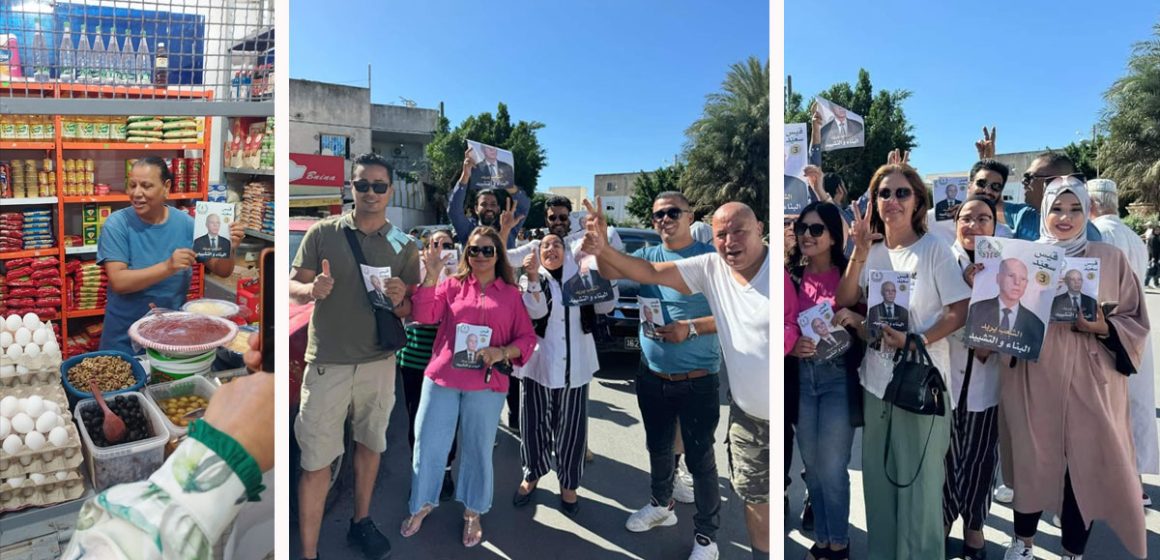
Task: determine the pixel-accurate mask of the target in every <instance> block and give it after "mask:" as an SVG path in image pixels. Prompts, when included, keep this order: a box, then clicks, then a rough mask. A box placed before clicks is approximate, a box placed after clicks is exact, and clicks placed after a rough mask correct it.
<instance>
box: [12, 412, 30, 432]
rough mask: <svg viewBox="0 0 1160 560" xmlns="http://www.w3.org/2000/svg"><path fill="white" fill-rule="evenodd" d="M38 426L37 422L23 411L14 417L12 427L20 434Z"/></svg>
mask: <svg viewBox="0 0 1160 560" xmlns="http://www.w3.org/2000/svg"><path fill="white" fill-rule="evenodd" d="M35 428H36V422H33V421H32V418H31V417H30V416H28V415H27V414H25V413H23V412H19V413H17V414H16V416H13V417H12V429H13V430H15V431H16V433H18V434H27V433H28V432H31V431H32V430H34V429H35Z"/></svg>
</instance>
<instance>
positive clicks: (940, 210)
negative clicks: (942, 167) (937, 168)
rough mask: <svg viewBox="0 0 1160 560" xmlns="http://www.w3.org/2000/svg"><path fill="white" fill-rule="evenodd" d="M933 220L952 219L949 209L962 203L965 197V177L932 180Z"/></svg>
mask: <svg viewBox="0 0 1160 560" xmlns="http://www.w3.org/2000/svg"><path fill="white" fill-rule="evenodd" d="M931 194H932V195H934V219H935V220H937V221H945V220H950V219H951V218H953V216H951V208H954V207H955V206H958V205H959V204H962V203H963V200H964V199H965V198H966V196H967V178H966V177H939V178H938V179H935V180H934V189H933V190H932V191H931Z"/></svg>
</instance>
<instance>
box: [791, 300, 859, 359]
mask: <svg viewBox="0 0 1160 560" xmlns="http://www.w3.org/2000/svg"><path fill="white" fill-rule="evenodd" d="M797 322H798V327H799V328H800V329H801V332H802V336H804V337H806V338H808V339H810V340H812V341H814V348H815V353H814V357H813V359H814V360H815V361H819V362H827V361H830V360H832V359H834V358H837V357H838V356H841V355H842V354H844V353H845V352H846V350H849V349H850V333H848V332H846V329H845V328H843V327H840V326H837V325H834V310H833V308H831V307H830V304H829V303H827V302H822V303H819V304H817V305H815V306H813V307H811V308H809V309H807V310H805V311H802V312H801V313H799V314H798V317H797Z"/></svg>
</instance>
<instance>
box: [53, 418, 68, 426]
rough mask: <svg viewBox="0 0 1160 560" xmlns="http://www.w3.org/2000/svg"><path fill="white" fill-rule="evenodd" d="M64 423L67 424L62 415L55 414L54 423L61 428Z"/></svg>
mask: <svg viewBox="0 0 1160 560" xmlns="http://www.w3.org/2000/svg"><path fill="white" fill-rule="evenodd" d="M65 424H68V422H67V421H65V419H64V416H57V417H56V425H57V426H60V427H61V428H63V427H64V425H65Z"/></svg>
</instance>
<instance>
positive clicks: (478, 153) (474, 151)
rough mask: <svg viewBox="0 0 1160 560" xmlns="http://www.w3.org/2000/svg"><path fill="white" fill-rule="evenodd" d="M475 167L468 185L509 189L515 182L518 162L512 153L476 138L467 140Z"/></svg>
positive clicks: (480, 187) (474, 187) (474, 188)
mask: <svg viewBox="0 0 1160 560" xmlns="http://www.w3.org/2000/svg"><path fill="white" fill-rule="evenodd" d="M467 145H468V147H470V148H471V158H472V159H473V160H475V167H473V168H472V169H471V179H470V180H469V181H468V187H470V188H471V189H473V190H477V189H500V190H503V189H507V188H510V187H511V186H512V185H514V184H515V181H516V164H515V159H514V158H513V157H512V153H511V152H510V151H508V150H504V149H502V148H497V147H495V146H489V145H487V144H484V143H482V142H476V141H475V140H468V141H467Z"/></svg>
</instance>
